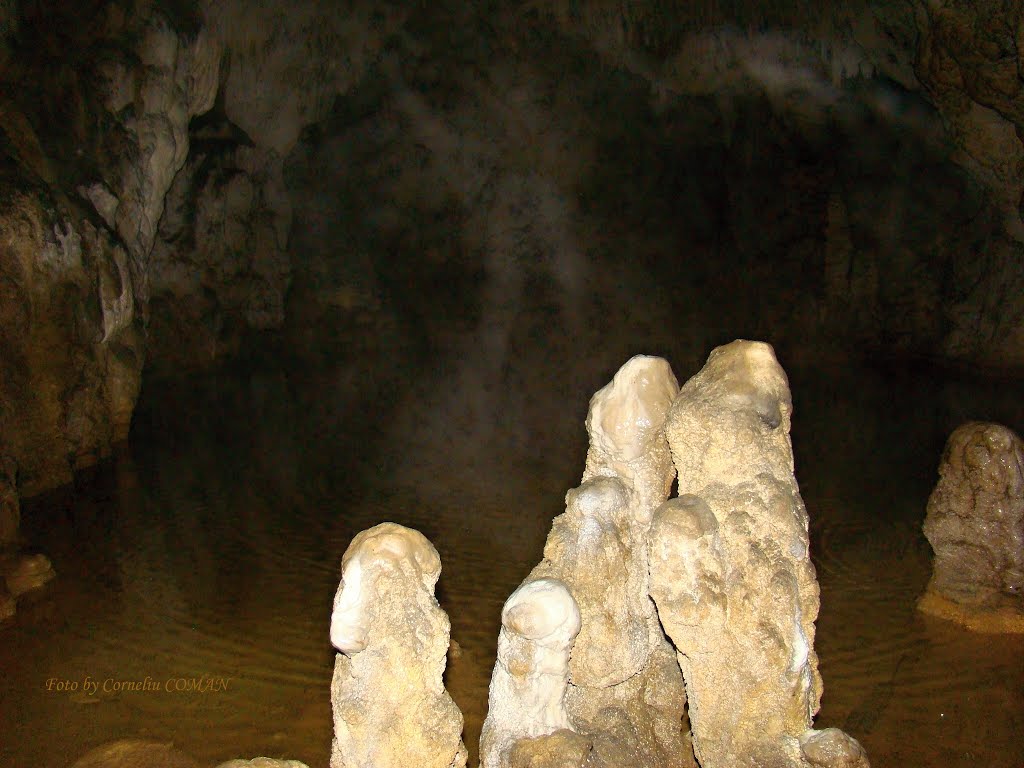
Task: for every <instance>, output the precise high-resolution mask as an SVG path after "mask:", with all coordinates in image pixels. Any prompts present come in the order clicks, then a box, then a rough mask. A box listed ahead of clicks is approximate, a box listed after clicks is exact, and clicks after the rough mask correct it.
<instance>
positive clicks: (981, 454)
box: [918, 422, 1024, 632]
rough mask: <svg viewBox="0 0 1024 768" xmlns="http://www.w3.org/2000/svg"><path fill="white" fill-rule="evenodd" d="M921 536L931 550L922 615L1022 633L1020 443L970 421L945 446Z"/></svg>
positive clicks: (1023, 487) (1023, 479)
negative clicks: (927, 542)
mask: <svg viewBox="0 0 1024 768" xmlns="http://www.w3.org/2000/svg"><path fill="white" fill-rule="evenodd" d="M924 534H925V536H926V537H927V538H928V541H929V543H930V544H931V545H932V548H933V549H934V550H935V566H934V570H933V572H932V578H931V581H930V582H929V583H928V589H927V591H926V592H925V594H924V596H923V597H922V598H921V600H920V602H919V603H918V607H919V608H920V609H921V610H922V611H924V612H926V613H930V614H933V615H936V616H941V617H943V618H946V619H951V620H953V621H957V622H959V623H961V624H964V625H965V626H967V627H968V628H970V629H974V630H979V631H987V632H1024V442H1022V441H1021V439H1020V437H1018V436H1017V435H1016V434H1015V433H1014V432H1013V431H1011V430H1009V429H1007V428H1006V427H1004V426H1001V425H999V424H986V423H980V422H970V423H967V424H964V425H962V426H960V427H958V428H957V429H956V430H955V431H954V432H953V434H952V435H950V437H949V440H948V441H947V443H946V449H945V451H944V452H943V455H942V462H941V464H940V466H939V482H938V483H937V484H936V486H935V489H934V490H933V491H932V495H931V498H929V500H928V513H927V517H926V519H925V523H924Z"/></svg>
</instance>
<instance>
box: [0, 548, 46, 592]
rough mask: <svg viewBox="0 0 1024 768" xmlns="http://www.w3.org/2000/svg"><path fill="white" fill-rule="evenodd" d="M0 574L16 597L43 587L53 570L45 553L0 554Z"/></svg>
mask: <svg viewBox="0 0 1024 768" xmlns="http://www.w3.org/2000/svg"><path fill="white" fill-rule="evenodd" d="M0 576H2V577H3V580H4V582H5V583H6V584H7V589H8V590H9V591H10V593H11V595H12V596H14V597H16V598H17V597H21V596H22V595H24V594H26V593H28V592H31V591H32V590H35V589H40V588H42V587H44V586H45V585H46V584H47V583H48V582H49V581H50V580H51V579H53V577H54V572H53V566H52V565H51V564H50V560H49V559H48V558H47V557H46V556H45V555H0Z"/></svg>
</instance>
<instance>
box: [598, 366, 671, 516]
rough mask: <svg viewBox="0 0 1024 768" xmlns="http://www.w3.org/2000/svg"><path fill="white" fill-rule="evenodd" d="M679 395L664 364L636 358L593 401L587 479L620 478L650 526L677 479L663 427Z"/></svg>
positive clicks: (622, 368)
mask: <svg viewBox="0 0 1024 768" xmlns="http://www.w3.org/2000/svg"><path fill="white" fill-rule="evenodd" d="M678 392H679V383H678V382H677V381H676V377H675V375H674V374H673V373H672V368H671V367H670V366H669V364H668V362H667V361H666V360H664V359H662V358H660V357H649V356H647V355H637V356H635V357H633V358H631V359H630V360H629V361H627V362H626V364H625V365H623V366H622V367H621V368H620V369H619V370H618V372H617V373H616V374H615V377H614V378H613V379H612V380H611V381H610V382H609V383H608V384H606V385H605V386H604V387H603V388H602V389H600V390H599V391H598V392H597V393H595V394H594V396H593V397H592V398H591V399H590V409H589V411H588V413H587V435H588V436H589V438H590V448H589V450H588V452H587V466H586V469H585V470H584V472H583V480H584V482H585V481H587V480H589V479H591V478H592V477H596V476H610V477H621V478H622V479H623V480H625V481H626V484H627V485H628V486H629V487H631V488H632V490H633V492H634V493H636V494H637V497H638V499H637V502H638V504H637V507H636V509H635V510H634V514H635V515H636V516H637V518H638V521H639V522H642V523H648V522H650V516H651V513H652V512H654V509H655V507H657V506H658V504H660V503H661V502H662V501H664V500H665V498H666V497H667V496H668V493H669V489H670V488H671V487H672V480H673V479H674V478H675V471H674V469H673V467H672V457H671V455H670V454H669V450H668V443H667V442H666V441H665V433H664V424H665V417H666V416H667V415H668V410H669V408H670V407H671V405H672V401H673V400H674V399H675V397H676V394H677V393H678Z"/></svg>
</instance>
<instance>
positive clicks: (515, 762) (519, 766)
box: [509, 730, 591, 768]
mask: <svg viewBox="0 0 1024 768" xmlns="http://www.w3.org/2000/svg"><path fill="white" fill-rule="evenodd" d="M590 750H591V745H590V741H589V740H588V739H587V738H585V737H583V736H580V735H579V734H578V733H574V732H573V731H568V730H561V731H555V732H554V733H551V734H548V735H547V736H536V737H534V738H526V739H520V740H519V741H517V742H516V743H515V744H514V745H513V746H512V750H511V751H510V753H509V766H510V768H584V766H585V765H586V764H587V757H588V756H589V755H590Z"/></svg>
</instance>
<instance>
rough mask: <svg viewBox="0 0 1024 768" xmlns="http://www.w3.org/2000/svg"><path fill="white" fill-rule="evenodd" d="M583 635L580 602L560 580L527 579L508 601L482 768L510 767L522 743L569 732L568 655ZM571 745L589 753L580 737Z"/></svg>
mask: <svg viewBox="0 0 1024 768" xmlns="http://www.w3.org/2000/svg"><path fill="white" fill-rule="evenodd" d="M579 631H580V611H579V608H578V607H577V605H576V601H575V600H573V597H572V595H571V594H569V590H568V589H566V587H565V585H564V584H563V583H562V582H560V581H558V580H556V579H536V580H535V581H528V582H526V583H525V584H523V585H522V586H520V587H519V589H517V590H516V591H515V592H513V593H512V595H511V597H509V599H508V600H507V601H506V602H505V607H504V608H503V609H502V612H501V633H500V634H499V635H498V660H497V663H496V664H495V665H494V672H493V674H492V675H491V688H490V695H489V697H488V711H487V719H486V721H485V722H484V727H483V732H482V734H481V737H480V764H481V765H482V766H484V768H508V767H509V766H511V765H513V763H512V760H513V750H514V749H515V748H516V746H517V744H518V743H519V742H520V741H523V740H531V739H538V738H541V737H547V736H550V735H552V734H555V733H557V732H559V731H565V730H569V729H570V723H569V717H568V714H567V713H566V711H565V690H566V686H567V684H568V680H569V652H570V650H571V649H572V645H573V641H574V640H575V639H576V635H577V634H578V633H579ZM568 744H569V748H570V749H575V750H578V751H580V752H581V754H582V755H583V756H585V755H586V753H587V752H589V745H588V744H585V743H581V740H579V739H576V740H572V739H570V741H569V742H568ZM521 749H522V748H521V747H520V750H521Z"/></svg>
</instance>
